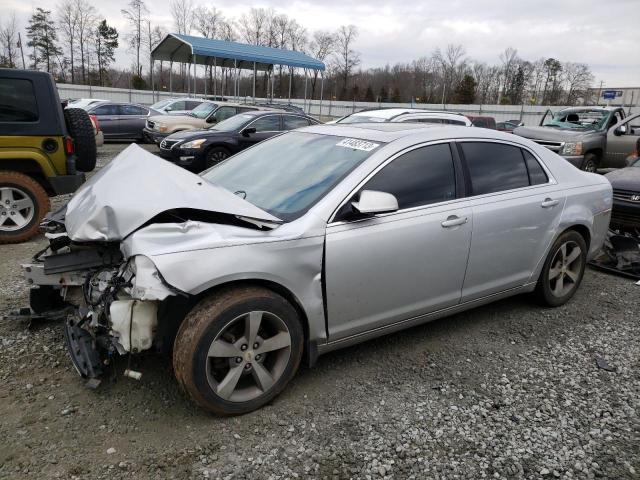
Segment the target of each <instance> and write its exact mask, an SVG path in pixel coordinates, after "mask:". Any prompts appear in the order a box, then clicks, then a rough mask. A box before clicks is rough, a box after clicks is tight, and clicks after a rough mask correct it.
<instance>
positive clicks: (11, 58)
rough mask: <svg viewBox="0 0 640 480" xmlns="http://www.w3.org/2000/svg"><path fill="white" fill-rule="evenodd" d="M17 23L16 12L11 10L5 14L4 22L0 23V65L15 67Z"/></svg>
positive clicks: (16, 58) (16, 57)
mask: <svg viewBox="0 0 640 480" xmlns="http://www.w3.org/2000/svg"><path fill="white" fill-rule="evenodd" d="M17 44H18V23H17V21H16V13H15V12H13V11H12V12H11V13H10V14H9V15H8V16H7V20H6V22H2V24H1V25H0V47H1V48H2V55H0V65H3V66H5V67H9V68H15V67H16V66H17V63H18V51H17V47H16V45H17Z"/></svg>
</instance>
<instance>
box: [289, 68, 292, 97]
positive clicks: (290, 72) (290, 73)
mask: <svg viewBox="0 0 640 480" xmlns="http://www.w3.org/2000/svg"><path fill="white" fill-rule="evenodd" d="M292 80H293V68H291V70H289V104H291V81H292Z"/></svg>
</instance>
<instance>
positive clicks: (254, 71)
mask: <svg viewBox="0 0 640 480" xmlns="http://www.w3.org/2000/svg"><path fill="white" fill-rule="evenodd" d="M253 103H256V62H253Z"/></svg>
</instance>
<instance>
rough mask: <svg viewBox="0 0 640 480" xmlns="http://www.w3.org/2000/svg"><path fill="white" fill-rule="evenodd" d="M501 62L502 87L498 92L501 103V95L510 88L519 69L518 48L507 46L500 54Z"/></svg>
mask: <svg viewBox="0 0 640 480" xmlns="http://www.w3.org/2000/svg"><path fill="white" fill-rule="evenodd" d="M500 62H501V63H502V87H501V89H500V93H499V94H498V95H499V96H498V103H500V97H501V96H502V95H503V94H504V92H506V91H507V89H508V88H509V84H510V83H511V82H512V76H513V74H514V73H515V70H516V69H517V62H518V50H516V49H515V48H512V47H507V48H505V49H504V52H502V53H501V54H500Z"/></svg>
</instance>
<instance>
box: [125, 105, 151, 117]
mask: <svg viewBox="0 0 640 480" xmlns="http://www.w3.org/2000/svg"><path fill="white" fill-rule="evenodd" d="M120 110H121V114H122V115H146V114H147V113H149V112H148V110H147V109H146V108H142V107H138V106H137V105H120Z"/></svg>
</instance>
